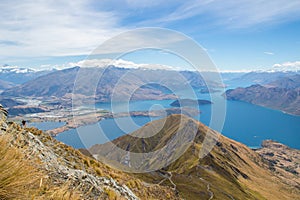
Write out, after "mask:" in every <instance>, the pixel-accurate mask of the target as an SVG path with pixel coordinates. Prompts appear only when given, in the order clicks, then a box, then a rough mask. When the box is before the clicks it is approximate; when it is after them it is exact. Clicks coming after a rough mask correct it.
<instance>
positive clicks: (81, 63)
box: [63, 59, 180, 70]
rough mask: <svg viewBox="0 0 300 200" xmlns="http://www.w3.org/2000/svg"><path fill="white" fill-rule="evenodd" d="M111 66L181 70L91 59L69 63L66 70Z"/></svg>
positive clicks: (170, 67) (156, 65)
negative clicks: (77, 67)
mask: <svg viewBox="0 0 300 200" xmlns="http://www.w3.org/2000/svg"><path fill="white" fill-rule="evenodd" d="M109 65H114V66H117V67H122V68H130V69H165V70H179V69H180V68H177V67H173V66H169V65H162V64H145V63H142V64H137V63H134V62H132V61H127V60H123V59H116V60H113V59H89V60H82V61H79V62H75V63H69V64H67V65H65V66H63V67H64V68H68V67H75V66H79V67H100V68H104V67H107V66H109Z"/></svg>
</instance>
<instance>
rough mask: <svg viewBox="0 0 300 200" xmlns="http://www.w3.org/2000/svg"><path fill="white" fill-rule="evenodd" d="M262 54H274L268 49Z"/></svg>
mask: <svg viewBox="0 0 300 200" xmlns="http://www.w3.org/2000/svg"><path fill="white" fill-rule="evenodd" d="M264 54H267V55H270V56H273V55H274V53H273V52H269V51H265V52H264Z"/></svg>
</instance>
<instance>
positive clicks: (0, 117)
mask: <svg viewBox="0 0 300 200" xmlns="http://www.w3.org/2000/svg"><path fill="white" fill-rule="evenodd" d="M7 114H8V113H7V111H6V110H5V109H4V108H3V107H2V105H1V104H0V134H1V132H2V131H6V129H7V124H6V119H7Z"/></svg>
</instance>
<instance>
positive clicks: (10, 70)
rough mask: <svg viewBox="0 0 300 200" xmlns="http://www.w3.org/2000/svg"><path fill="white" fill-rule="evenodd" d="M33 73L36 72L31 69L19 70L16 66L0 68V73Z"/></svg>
mask: <svg viewBox="0 0 300 200" xmlns="http://www.w3.org/2000/svg"><path fill="white" fill-rule="evenodd" d="M34 72H36V70H34V69H31V68H21V67H18V66H10V65H4V66H2V67H0V73H17V74H26V73H34Z"/></svg>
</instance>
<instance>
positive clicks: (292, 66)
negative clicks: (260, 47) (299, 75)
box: [271, 61, 300, 72]
mask: <svg viewBox="0 0 300 200" xmlns="http://www.w3.org/2000/svg"><path fill="white" fill-rule="evenodd" d="M271 70H274V71H299V72H300V61H295V62H284V63H280V64H279V63H277V64H274V65H273V67H272V69H271Z"/></svg>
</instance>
